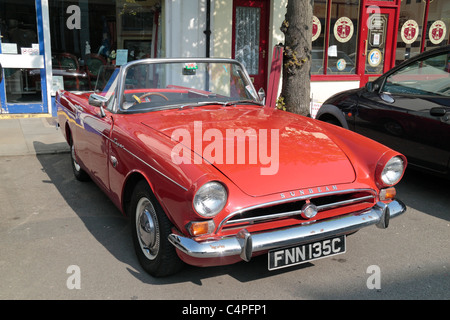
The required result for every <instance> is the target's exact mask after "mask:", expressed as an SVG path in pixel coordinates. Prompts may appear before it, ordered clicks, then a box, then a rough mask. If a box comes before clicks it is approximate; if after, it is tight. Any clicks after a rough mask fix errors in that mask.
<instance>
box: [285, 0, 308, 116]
mask: <svg viewBox="0 0 450 320" xmlns="http://www.w3.org/2000/svg"><path fill="white" fill-rule="evenodd" d="M312 8H313V0H288V5H287V12H286V15H285V20H284V22H283V24H282V26H281V31H282V32H283V33H284V35H285V44H284V61H283V86H282V92H281V97H280V100H279V102H281V104H283V105H284V107H285V108H286V110H287V111H290V112H293V113H298V114H301V115H304V116H308V115H309V114H310V100H311V98H310V91H311V90H310V76H311V46H312V44H311V43H312V41H311V39H312V16H313V14H312V12H313V10H312Z"/></svg>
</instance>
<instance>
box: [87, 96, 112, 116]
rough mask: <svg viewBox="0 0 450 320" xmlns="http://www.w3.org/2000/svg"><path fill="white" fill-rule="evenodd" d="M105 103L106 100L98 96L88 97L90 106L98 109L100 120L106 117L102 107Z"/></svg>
mask: <svg viewBox="0 0 450 320" xmlns="http://www.w3.org/2000/svg"><path fill="white" fill-rule="evenodd" d="M107 102H108V99H107V98H105V97H104V96H101V95H99V94H96V93H93V94H91V95H90V96H89V104H90V105H91V106H94V107H99V108H100V115H101V116H102V118H103V117H106V114H105V110H104V107H105V106H106V103H107Z"/></svg>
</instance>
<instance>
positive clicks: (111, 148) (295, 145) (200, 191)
mask: <svg viewBox="0 0 450 320" xmlns="http://www.w3.org/2000/svg"><path fill="white" fill-rule="evenodd" d="M97 85H98V86H99V87H100V88H99V90H97V91H96V92H95V93H92V92H86V93H71V92H67V91H59V92H58V94H57V97H56V104H57V107H58V121H59V126H60V127H61V128H62V130H61V131H62V133H63V135H64V136H65V138H66V140H67V142H68V143H69V145H70V146H71V150H72V152H71V163H72V167H73V172H74V175H75V177H76V178H77V179H79V180H81V181H84V180H88V179H92V180H93V181H95V183H97V184H98V185H99V186H100V188H101V189H102V190H103V191H104V192H105V193H106V194H107V195H108V196H109V197H110V198H111V200H112V202H113V203H114V204H115V205H116V206H117V207H118V208H119V209H120V211H121V212H122V213H123V214H124V215H126V216H129V217H130V218H131V221H132V223H131V225H132V237H133V243H134V246H135V251H136V254H137V257H138V260H139V261H140V263H141V265H142V267H143V268H144V269H145V270H146V271H147V272H148V273H150V274H151V275H153V276H167V275H170V274H173V273H175V272H177V271H179V270H180V268H181V266H182V265H183V262H185V263H188V264H191V265H194V266H217V265H225V264H231V263H236V262H239V261H243V260H244V261H250V259H251V258H252V257H254V256H257V255H262V254H266V255H267V256H268V268H269V269H270V270H272V269H278V268H282V267H287V266H290V265H294V264H299V263H303V262H306V261H311V260H314V259H318V258H322V257H326V256H331V255H336V254H341V253H344V252H345V249H346V243H345V239H346V235H348V234H350V233H353V232H355V231H356V230H358V229H360V228H363V227H366V226H369V225H377V226H378V227H380V228H386V227H387V226H388V224H389V220H390V219H391V218H393V217H396V216H398V215H400V214H402V213H404V212H405V205H404V204H403V203H402V202H401V201H400V200H398V199H396V196H395V187H394V185H395V184H396V183H398V182H399V180H400V179H401V178H402V176H403V173H404V169H405V167H406V164H407V161H406V158H405V157H404V156H403V155H402V154H400V153H398V152H396V151H394V150H392V149H389V148H387V147H385V146H383V145H381V144H379V143H377V142H375V141H372V140H370V139H367V138H365V137H362V136H360V135H357V134H355V133H353V132H350V131H348V130H344V129H342V128H338V127H336V126H333V125H329V124H326V123H323V122H320V121H316V120H313V119H310V118H306V117H302V116H299V115H294V114H291V113H288V112H285V111H281V110H277V109H276V108H272V107H269V106H264V105H262V104H261V103H260V101H262V97H260V96H258V94H257V93H256V91H255V89H254V87H253V85H252V82H251V80H250V78H249V76H248V74H247V72H246V71H245V69H244V67H243V66H242V64H240V63H238V62H236V61H234V60H229V59H148V60H140V61H134V62H130V63H128V64H126V65H124V66H121V67H120V68H118V69H111V68H104V72H101V73H100V75H99V80H98V81H97ZM367 254H370V253H369V252H367Z"/></svg>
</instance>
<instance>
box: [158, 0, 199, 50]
mask: <svg viewBox="0 0 450 320" xmlns="http://www.w3.org/2000/svg"><path fill="white" fill-rule="evenodd" d="M163 9H164V34H163V37H164V41H165V43H164V56H165V57H167V58H178V57H204V56H205V52H206V49H205V44H206V35H205V34H204V33H203V31H205V29H206V1H205V0H165V2H164V7H163Z"/></svg>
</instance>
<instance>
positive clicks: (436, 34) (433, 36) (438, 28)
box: [428, 20, 447, 44]
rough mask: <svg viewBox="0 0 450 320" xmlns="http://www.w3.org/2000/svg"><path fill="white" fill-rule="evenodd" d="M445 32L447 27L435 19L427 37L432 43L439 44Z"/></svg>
mask: <svg viewBox="0 0 450 320" xmlns="http://www.w3.org/2000/svg"><path fill="white" fill-rule="evenodd" d="M446 34H447V27H446V26H445V23H444V22H443V21H441V20H438V21H435V22H434V23H433V24H432V25H431V27H430V32H429V35H428V37H429V38H430V41H431V43H432V44H440V43H441V42H442V41H443V40H444V39H445V36H446Z"/></svg>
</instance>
